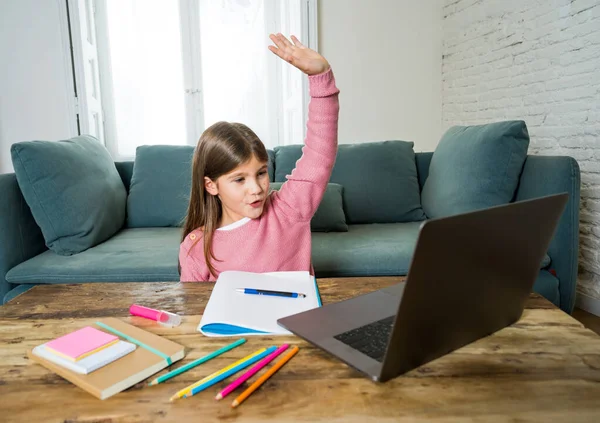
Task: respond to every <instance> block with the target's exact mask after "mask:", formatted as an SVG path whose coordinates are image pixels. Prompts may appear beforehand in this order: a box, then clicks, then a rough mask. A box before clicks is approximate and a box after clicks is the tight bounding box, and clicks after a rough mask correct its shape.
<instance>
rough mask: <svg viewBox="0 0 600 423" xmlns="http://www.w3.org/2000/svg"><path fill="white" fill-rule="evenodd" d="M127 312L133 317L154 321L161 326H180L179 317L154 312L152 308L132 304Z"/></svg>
mask: <svg viewBox="0 0 600 423" xmlns="http://www.w3.org/2000/svg"><path fill="white" fill-rule="evenodd" d="M129 312H130V313H131V314H133V315H134V316H140V317H145V318H146V319H150V320H156V321H157V322H158V323H160V324H161V325H163V326H167V327H170V328H172V327H174V326H179V325H180V324H181V316H179V315H177V314H174V313H169V312H168V311H164V310H154V309H153V308H148V307H144V306H141V305H137V304H132V305H131V307H129Z"/></svg>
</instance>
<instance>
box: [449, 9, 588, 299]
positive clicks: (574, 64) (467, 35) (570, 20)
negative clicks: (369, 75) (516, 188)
mask: <svg viewBox="0 0 600 423" xmlns="http://www.w3.org/2000/svg"><path fill="white" fill-rule="evenodd" d="M444 16H445V18H444V59H443V85H444V88H443V117H444V127H448V126H451V125H455V124H478V123H485V122H490V121H494V120H504V119H523V120H525V122H526V123H527V127H528V129H529V134H530V137H531V142H530V148H529V152H530V154H545V155H567V156H571V157H574V158H575V159H576V160H577V161H578V162H579V165H580V167H581V182H582V183H581V212H580V229H581V234H580V250H579V270H580V271H579V280H578V292H579V293H580V294H584V295H586V296H589V297H591V298H592V299H597V300H598V301H599V302H598V304H600V252H599V249H600V230H599V229H598V228H599V226H600V0H575V1H572V0H553V1H541V2H540V1H538V0H510V1H502V2H500V1H497V0H480V1H478V2H474V1H473V0H450V1H447V2H446V7H445V8H444Z"/></svg>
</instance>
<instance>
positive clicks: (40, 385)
mask: <svg viewBox="0 0 600 423" xmlns="http://www.w3.org/2000/svg"><path fill="white" fill-rule="evenodd" d="M400 280H401V279H400V278H393V277H389V278H386V277H371V278H335V279H321V280H319V287H320V291H321V297H322V300H323V303H324V304H328V303H332V302H336V301H340V300H343V299H346V298H350V297H353V296H356V295H359V294H363V293H367V292H371V291H374V290H376V289H379V288H382V287H385V286H388V285H392V284H394V283H397V282H398V281H400ZM212 287H213V284H212V283H184V284H181V283H87V284H78V285H48V286H37V287H35V288H34V289H32V290H31V291H29V292H27V293H25V294H23V295H21V296H19V297H17V298H15V299H14V300H13V301H11V302H10V303H8V304H6V305H4V306H2V307H0V421H3V422H38V421H39V422H86V423H89V422H169V421H177V422H188V421H189V422H191V421H201V422H211V421H227V422H271V421H272V422H296V421H334V422H388V421H418V422H419V421H423V422H425V421H427V422H450V421H460V422H463V421H477V422H480V421H494V422H495V421H498V422H506V421H519V422H524V421H531V422H547V421H561V422H569V423H572V422H579V421H585V422H587V421H589V422H598V421H600V383H599V382H600V337H598V336H597V335H596V334H594V333H593V332H592V331H590V330H588V329H585V328H584V327H583V325H581V324H580V323H579V322H577V321H576V320H574V319H573V318H571V317H570V316H569V315H567V314H565V313H564V312H562V311H561V310H559V309H557V308H556V307H554V306H553V305H552V304H551V303H549V302H548V301H546V300H545V299H543V298H542V297H540V296H538V295H535V294H532V295H531V297H530V299H529V301H528V303H527V308H526V310H525V312H524V314H523V317H522V318H521V320H519V322H517V323H516V324H514V325H512V326H510V327H508V328H505V329H503V330H501V331H499V332H497V333H495V334H493V335H491V336H489V337H487V338H484V339H481V340H479V341H477V342H475V343H473V344H470V345H468V346H466V347H464V348H461V349H460V350H457V351H455V352H454V353H451V354H449V355H446V356H444V357H442V358H439V359H437V360H435V361H433V362H431V363H428V364H426V365H424V366H421V367H420V368H418V369H415V370H413V371H411V372H409V373H407V374H405V375H402V376H400V377H397V378H395V379H393V380H391V381H389V382H386V383H384V384H377V383H374V382H372V381H370V380H368V379H367V378H365V377H363V376H361V374H359V373H358V372H356V371H354V370H353V369H351V368H349V367H348V366H346V365H345V364H343V363H341V362H340V361H339V360H337V359H335V358H334V357H332V356H330V355H329V354H327V353H325V352H323V351H321V350H319V349H317V348H314V347H313V346H311V345H310V344H308V343H306V342H304V341H302V340H300V339H299V338H297V337H294V336H277V337H269V336H264V337H247V339H248V342H246V343H245V344H243V345H242V346H240V347H238V348H235V349H233V350H231V351H229V352H227V353H225V354H223V355H221V356H219V357H217V358H215V359H213V360H211V361H208V362H207V363H205V364H203V365H200V366H198V367H196V368H194V369H191V370H189V371H187V372H185V373H183V374H181V375H179V376H177V377H175V378H172V379H170V380H169V381H167V382H165V383H162V384H159V385H157V386H147V382H148V381H150V380H151V379H153V378H154V377H155V376H158V375H161V374H164V373H166V372H167V371H168V369H166V370H164V371H162V372H160V373H157V374H156V375H154V376H153V377H151V378H149V379H148V380H147V381H145V382H144V383H139V384H137V385H136V386H134V387H132V388H130V389H128V390H126V391H123V392H121V393H119V394H117V395H115V396H114V397H112V398H109V399H107V400H105V401H101V400H98V399H96V398H94V397H93V396H92V395H90V394H88V393H87V392H85V391H83V390H81V389H79V388H78V387H76V386H74V385H72V384H71V383H69V382H67V381H66V380H64V379H62V378H61V377H60V376H58V375H55V374H53V373H51V372H50V371H48V370H46V369H45V368H44V367H42V366H40V365H38V364H36V363H33V362H31V361H30V360H29V359H28V358H27V356H26V351H27V349H29V348H32V347H34V346H36V345H39V344H41V343H43V342H46V341H48V340H50V339H52V338H55V337H57V336H60V335H63V334H65V333H67V332H69V331H72V330H75V329H78V328H80V327H83V326H84V325H86V324H90V323H92V322H94V321H95V320H96V319H97V318H99V317H117V318H120V319H122V320H123V321H126V322H129V323H131V324H134V325H136V326H138V327H141V328H144V329H146V330H148V331H151V332H153V333H157V334H159V335H162V336H165V337H167V338H168V339H171V340H173V341H175V342H178V343H180V344H182V345H184V346H185V347H186V357H185V358H184V359H183V360H181V361H180V362H178V363H176V364H175V365H173V366H172V368H171V369H174V368H177V367H179V366H181V365H183V364H186V363H188V362H190V361H192V360H195V359H197V358H199V357H201V356H203V355H206V354H208V353H210V352H212V351H214V350H216V349H218V348H220V347H222V346H224V345H227V344H229V343H230V342H232V341H233V340H235V339H238V338H207V337H204V336H202V335H201V334H200V333H198V332H196V327H197V325H198V323H199V322H200V318H201V315H202V313H203V311H204V307H205V305H206V303H207V301H208V298H209V297H210V293H211V290H212ZM132 303H137V304H142V305H145V306H148V307H152V308H158V309H163V310H168V311H171V312H176V313H179V314H181V315H183V316H184V318H183V323H182V325H181V326H179V327H177V328H172V329H169V328H163V327H160V326H158V325H157V324H156V323H154V322H152V321H149V320H146V319H143V318H139V317H133V316H129V313H128V309H129V306H130V305H131V304H132ZM423 312H424V313H427V309H424V310H423ZM424 336H426V334H424ZM284 342H288V343H290V344H291V345H298V346H299V347H300V351H299V353H298V354H297V355H296V357H294V358H293V359H292V360H291V361H290V362H289V363H288V364H286V365H285V366H284V367H283V368H282V369H281V370H280V371H279V372H277V373H276V374H275V375H274V376H273V377H272V378H271V379H270V380H269V381H268V382H266V383H265V384H264V385H263V386H262V387H261V388H260V389H259V390H258V391H256V392H255V393H254V394H253V395H252V396H251V397H250V398H248V399H247V400H246V401H245V402H244V403H243V404H242V405H241V406H240V407H238V408H237V409H231V407H230V404H231V400H233V398H234V397H235V394H237V393H239V392H241V389H242V388H243V387H240V388H239V390H237V391H235V392H234V394H232V395H230V397H231V398H229V397H228V398H226V399H225V400H223V401H215V400H214V396H215V394H216V393H217V392H218V391H219V390H221V389H222V388H224V387H225V386H226V385H227V384H228V383H230V382H231V381H232V380H233V379H228V380H226V381H224V382H221V383H219V384H217V385H215V386H214V387H213V389H208V390H207V391H205V392H202V393H200V394H198V395H196V396H194V397H192V398H188V399H184V400H180V401H176V402H174V403H171V402H169V397H170V396H171V395H172V394H174V393H175V392H176V391H178V390H179V389H182V388H184V387H185V386H187V385H189V384H191V383H193V382H195V381H197V380H199V379H201V378H202V377H204V376H206V375H208V374H210V373H212V372H214V371H216V370H218V369H220V368H222V367H224V366H226V365H228V364H230V363H232V362H233V361H234V360H237V359H239V358H241V357H243V356H245V355H247V354H249V353H251V352H252V351H254V350H256V349H258V348H261V347H263V346H269V345H281V344H282V343H284ZM263 371H266V370H263ZM260 374H262V371H261V372H260V373H259V374H258V375H260ZM255 379H256V376H255V377H254V378H252V379H250V381H249V382H250V383H251V382H252V381H254V380H255ZM244 386H248V382H247V383H246V385H244Z"/></svg>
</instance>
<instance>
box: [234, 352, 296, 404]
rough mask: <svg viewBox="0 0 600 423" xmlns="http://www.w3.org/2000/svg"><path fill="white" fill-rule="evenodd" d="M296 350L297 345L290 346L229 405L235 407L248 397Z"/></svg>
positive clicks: (288, 359)
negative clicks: (280, 357)
mask: <svg viewBox="0 0 600 423" xmlns="http://www.w3.org/2000/svg"><path fill="white" fill-rule="evenodd" d="M297 352H298V347H297V346H296V347H294V348H292V349H291V350H290V352H288V353H287V354H286V355H284V356H283V358H282V359H281V360H279V361H278V362H277V363H275V365H274V366H273V367H271V368H270V369H269V371H268V372H267V373H265V374H264V375H262V376H261V377H260V378H259V379H258V380H257V381H256V382H254V383H253V384H252V385H250V387H249V388H248V389H246V390H245V391H244V392H242V393H241V394H240V395H239V396H238V397H237V398H236V399H234V400H233V402H232V403H231V407H233V408H235V407H237V406H238V405H240V404H241V403H242V402H243V401H244V400H245V399H246V398H248V397H249V396H250V394H252V392H254V391H256V390H257V389H258V388H259V387H260V385H262V384H263V383H265V381H266V380H267V379H269V378H270V377H271V376H273V374H274V373H275V372H276V371H277V370H279V369H281V368H282V367H283V365H284V364H285V363H287V362H288V361H290V359H291V358H292V357H293V356H294V354H296V353H297Z"/></svg>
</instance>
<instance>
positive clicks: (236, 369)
mask: <svg viewBox="0 0 600 423" xmlns="http://www.w3.org/2000/svg"><path fill="white" fill-rule="evenodd" d="M273 351H275V347H271V348H269V349H267V350H266V351H265V352H263V353H261V354H259V355H257V356H254V357H252V358H251V359H249V360H246V361H244V362H243V363H240V364H238V365H237V366H235V367H234V368H232V369H229V370H228V371H226V372H225V373H221V374H220V375H218V376H215V377H213V378H212V379H210V380H207V381H206V382H204V383H203V384H202V385H198V386H196V387H195V388H194V389H192V390H191V391H190V392H188V393H187V394H184V395H183V397H182V398H188V397H192V396H194V395H196V394H197V393H198V392H202V391H204V390H205V389H206V388H208V387H211V386H213V385H214V384H215V383H219V382H220V381H222V380H223V379H227V378H228V377H229V376H231V375H233V374H235V373H237V372H239V371H240V370H242V369H245V368H246V367H248V366H250V365H252V364H254V363H256V362H257V361H258V360H260V359H262V358H263V357H266V356H267V355H269V354H271V353H272V352H273Z"/></svg>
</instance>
